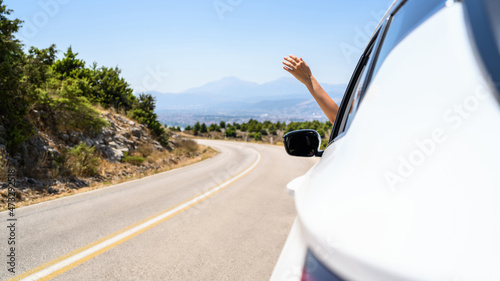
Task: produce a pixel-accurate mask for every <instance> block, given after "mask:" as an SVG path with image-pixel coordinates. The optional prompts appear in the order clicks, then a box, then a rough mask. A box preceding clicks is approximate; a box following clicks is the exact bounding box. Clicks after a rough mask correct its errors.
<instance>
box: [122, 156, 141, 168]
mask: <svg viewBox="0 0 500 281" xmlns="http://www.w3.org/2000/svg"><path fill="white" fill-rule="evenodd" d="M144 161H146V159H144V157H141V156H131V155H128V153H124V155H123V158H122V162H125V163H129V164H132V165H137V166H139V165H142V163H144Z"/></svg>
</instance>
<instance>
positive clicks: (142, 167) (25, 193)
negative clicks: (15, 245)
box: [0, 145, 217, 211]
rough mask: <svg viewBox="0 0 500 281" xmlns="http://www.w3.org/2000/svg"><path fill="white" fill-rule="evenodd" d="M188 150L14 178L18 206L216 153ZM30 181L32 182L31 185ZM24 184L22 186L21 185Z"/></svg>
mask: <svg viewBox="0 0 500 281" xmlns="http://www.w3.org/2000/svg"><path fill="white" fill-rule="evenodd" d="M187 149H188V150H189V152H187V151H183V150H182V149H177V150H173V151H163V152H161V153H155V154H152V155H151V156H150V157H148V158H147V159H146V160H145V161H144V162H143V163H140V164H138V163H128V162H117V163H113V162H107V161H106V162H103V163H101V167H100V170H101V171H100V173H99V175H97V176H93V177H70V178H68V179H64V180H56V181H50V182H44V181H35V182H34V180H33V179H26V178H15V177H14V178H15V181H16V183H18V184H16V186H18V188H15V196H16V200H15V207H16V208H19V207H22V206H28V205H32V204H37V203H41V202H45V201H50V200H53V199H57V198H61V197H66V196H70V195H73V194H78V193H82V192H87V191H91V190H96V189H100V188H104V187H107V186H110V185H114V184H118V183H122V182H127V181H131V180H136V179H140V178H143V177H147V176H150V175H154V174H157V173H162V172H166V171H170V170H173V169H177V168H181V167H185V166H188V165H191V164H195V163H198V162H201V161H203V160H206V159H209V158H211V157H213V156H215V155H217V151H215V150H214V149H212V148H210V147H206V146H203V145H197V146H196V147H189V148H187ZM30 185H31V186H30ZM20 186H22V188H19V187H20ZM8 192H9V191H8V188H7V187H4V188H3V189H2V190H0V211H4V210H6V209H7V208H8V206H7V201H8V199H7V198H8Z"/></svg>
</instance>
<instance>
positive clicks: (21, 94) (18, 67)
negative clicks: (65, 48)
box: [0, 0, 55, 152]
mask: <svg viewBox="0 0 500 281" xmlns="http://www.w3.org/2000/svg"><path fill="white" fill-rule="evenodd" d="M11 12H12V11H11V10H9V9H7V7H6V6H5V5H3V0H0V95H1V102H0V124H1V125H2V126H3V127H4V129H5V132H4V133H3V134H2V135H0V138H3V139H4V140H5V143H6V144H7V150H9V152H14V151H16V150H17V149H18V148H19V146H20V145H21V144H22V143H23V142H24V141H26V140H27V139H28V138H29V137H30V136H31V135H33V134H34V133H35V132H36V131H35V128H34V126H33V125H32V124H31V123H30V121H29V118H28V111H29V109H30V108H31V107H32V106H33V104H34V103H35V102H37V99H38V98H39V95H40V94H41V91H40V90H39V88H40V86H41V85H42V84H43V83H45V82H46V81H47V79H48V74H47V72H48V66H49V65H50V64H52V63H53V61H54V59H55V46H54V45H52V46H51V47H49V48H47V49H37V48H30V50H29V52H28V54H25V53H24V52H23V49H22V47H23V45H22V44H21V43H20V41H19V40H17V39H16V38H15V36H14V34H15V33H16V32H17V31H18V30H19V28H20V27H21V23H22V21H21V20H19V19H14V20H10V19H8V18H7V17H6V16H7V15H10V14H11Z"/></svg>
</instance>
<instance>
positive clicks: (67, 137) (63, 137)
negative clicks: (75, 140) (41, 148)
mask: <svg viewBox="0 0 500 281" xmlns="http://www.w3.org/2000/svg"><path fill="white" fill-rule="evenodd" d="M61 138H62V139H63V140H64V141H68V140H69V136H68V135H66V134H62V135H61Z"/></svg>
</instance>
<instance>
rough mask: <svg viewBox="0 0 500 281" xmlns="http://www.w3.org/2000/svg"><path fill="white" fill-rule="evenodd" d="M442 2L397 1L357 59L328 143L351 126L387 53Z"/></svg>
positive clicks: (426, 0) (440, 5) (441, 4)
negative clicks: (358, 59)
mask: <svg viewBox="0 0 500 281" xmlns="http://www.w3.org/2000/svg"><path fill="white" fill-rule="evenodd" d="M445 3H446V1H444V0H419V1H416V0H413V1H412V0H409V1H401V2H400V4H399V5H398V6H397V7H396V8H395V9H394V10H393V11H392V12H391V14H390V16H389V17H388V19H387V20H386V22H385V23H384V24H383V25H382V26H381V27H380V28H379V30H378V31H377V32H376V34H375V36H374V38H372V40H371V41H370V43H369V45H368V47H367V49H366V51H365V53H364V54H363V56H362V57H361V59H360V61H359V62H358V65H357V66H356V69H355V71H354V74H353V76H352V77H351V81H350V82H349V84H348V86H347V90H346V93H345V94H344V98H343V99H342V103H341V104H340V107H339V112H338V113H337V117H336V118H335V123H334V124H333V129H332V134H331V135H330V142H332V141H335V140H336V139H338V138H340V137H342V136H343V135H344V134H345V132H346V131H347V129H348V128H349V126H350V125H351V123H352V121H353V120H354V117H355V115H356V111H357V109H358V107H359V105H360V103H361V101H362V100H363V97H364V95H365V93H366V90H367V88H368V86H369V84H370V82H371V79H372V77H374V75H375V74H376V73H377V71H378V69H379V68H380V66H381V65H382V63H383V61H384V60H385V58H386V57H387V56H388V55H389V53H390V51H391V50H392V49H394V47H395V46H396V45H397V44H398V43H399V42H401V41H402V40H403V39H404V38H405V37H406V36H407V35H408V34H409V33H410V32H411V31H413V30H414V29H415V28H416V27H417V26H418V25H419V24H420V23H422V22H423V21H425V20H426V19H427V18H429V17H430V16H432V15H433V14H434V13H436V12H437V11H438V10H440V9H441V8H443V7H445Z"/></svg>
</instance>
